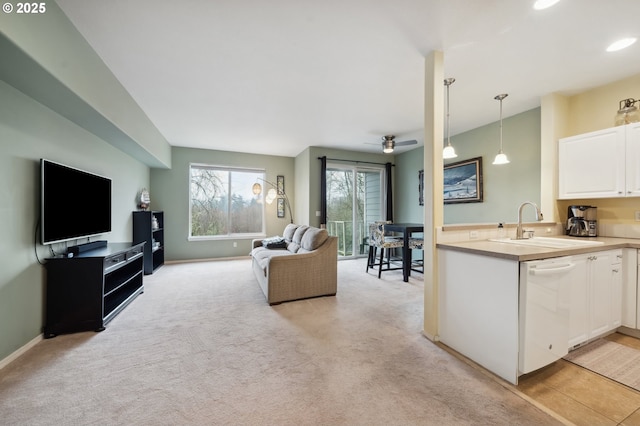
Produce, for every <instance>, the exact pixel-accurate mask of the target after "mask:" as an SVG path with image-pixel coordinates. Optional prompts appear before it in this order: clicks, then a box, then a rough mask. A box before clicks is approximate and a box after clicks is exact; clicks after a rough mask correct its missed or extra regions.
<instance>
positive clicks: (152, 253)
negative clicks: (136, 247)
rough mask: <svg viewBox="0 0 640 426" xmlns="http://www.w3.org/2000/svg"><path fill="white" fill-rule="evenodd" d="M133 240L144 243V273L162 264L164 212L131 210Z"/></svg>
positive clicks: (151, 271)
mask: <svg viewBox="0 0 640 426" xmlns="http://www.w3.org/2000/svg"><path fill="white" fill-rule="evenodd" d="M133 242H134V243H145V245H144V273H145V274H146V275H149V274H153V271H155V270H156V269H158V268H159V267H160V266H162V265H163V264H164V212H162V211H137V212H133Z"/></svg>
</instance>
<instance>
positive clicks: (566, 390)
mask: <svg viewBox="0 0 640 426" xmlns="http://www.w3.org/2000/svg"><path fill="white" fill-rule="evenodd" d="M606 338H607V339H609V340H613V341H615V342H617V343H620V344H623V345H627V346H631V347H634V348H637V349H640V340H638V339H635V338H633V337H629V336H625V335H623V334H619V333H614V334H611V335H609V336H607V337H606ZM517 389H518V390H519V391H520V392H522V393H523V394H525V395H527V396H528V397H529V398H531V399H533V400H534V401H536V402H537V403H539V404H541V405H543V406H545V407H547V408H548V409H549V410H551V411H553V412H555V413H557V414H558V415H560V416H562V417H563V418H565V419H566V420H568V421H570V422H572V423H574V424H576V425H589V426H592V425H593V426H595V425H625V426H632V425H637V426H640V392H638V391H636V390H634V389H631V388H629V387H627V386H624V385H621V384H619V383H617V382H614V381H613V380H609V379H607V378H605V377H602V376H600V375H598V374H596V373H593V372H591V371H589V370H586V369H584V368H582V367H578V366H577V365H575V364H572V363H570V362H568V361H564V360H560V361H557V362H555V363H554V364H552V365H550V366H548V367H545V368H543V369H541V370H538V371H536V372H533V373H530V374H528V375H525V376H522V377H520V379H519V384H518V386H517Z"/></svg>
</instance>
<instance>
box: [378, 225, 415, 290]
mask: <svg viewBox="0 0 640 426" xmlns="http://www.w3.org/2000/svg"><path fill="white" fill-rule="evenodd" d="M384 229H385V231H389V232H396V233H399V234H402V242H403V244H402V280H403V281H404V282H408V281H409V276H410V275H411V262H412V259H411V249H410V248H409V238H411V235H412V234H414V233H418V232H424V224H422V223H387V224H385V225H384Z"/></svg>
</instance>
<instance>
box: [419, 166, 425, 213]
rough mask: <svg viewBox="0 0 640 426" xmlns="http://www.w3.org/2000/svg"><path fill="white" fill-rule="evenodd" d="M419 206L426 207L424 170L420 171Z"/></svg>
mask: <svg viewBox="0 0 640 426" xmlns="http://www.w3.org/2000/svg"><path fill="white" fill-rule="evenodd" d="M418 204H419V205H421V206H424V170H419V171H418Z"/></svg>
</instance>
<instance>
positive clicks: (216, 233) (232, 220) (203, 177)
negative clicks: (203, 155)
mask: <svg viewBox="0 0 640 426" xmlns="http://www.w3.org/2000/svg"><path fill="white" fill-rule="evenodd" d="M264 176H265V174H264V171H261V170H247V169H234V168H228V167H217V166H209V165H195V164H192V165H191V167H190V185H189V188H190V189H189V193H190V210H191V212H190V214H191V229H190V237H195V238H198V237H203V238H205V237H225V236H237V235H238V234H251V235H255V234H263V233H264V207H263V206H264V204H263V203H262V196H261V195H258V196H256V195H254V194H253V191H252V186H253V184H254V183H255V182H258V178H261V179H264Z"/></svg>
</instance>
